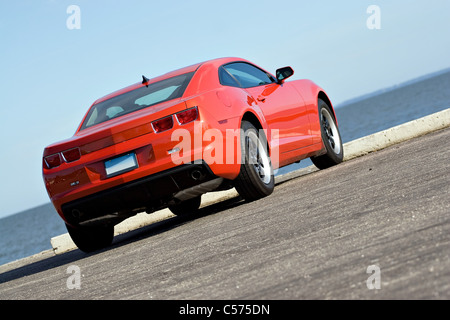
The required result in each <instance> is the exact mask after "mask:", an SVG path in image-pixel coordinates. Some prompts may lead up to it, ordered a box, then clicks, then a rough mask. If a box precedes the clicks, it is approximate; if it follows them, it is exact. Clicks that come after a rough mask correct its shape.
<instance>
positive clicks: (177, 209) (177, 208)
mask: <svg viewBox="0 0 450 320" xmlns="http://www.w3.org/2000/svg"><path fill="white" fill-rule="evenodd" d="M201 203H202V196H198V197H195V198H192V199H188V200H185V201H182V202H180V203H177V204H175V205H170V206H169V210H170V211H171V212H172V213H173V214H174V215H177V216H182V215H186V214H189V213H192V212H195V211H197V210H198V209H199V208H200V204H201Z"/></svg>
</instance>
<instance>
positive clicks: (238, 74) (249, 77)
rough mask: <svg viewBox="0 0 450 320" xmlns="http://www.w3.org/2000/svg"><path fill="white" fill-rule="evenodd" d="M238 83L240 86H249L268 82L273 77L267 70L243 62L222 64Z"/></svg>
mask: <svg viewBox="0 0 450 320" xmlns="http://www.w3.org/2000/svg"><path fill="white" fill-rule="evenodd" d="M223 67H224V68H225V69H226V70H227V71H228V72H229V73H230V74H231V75H233V77H234V78H235V79H236V80H237V81H238V82H239V83H240V85H241V87H242V88H251V87H257V86H262V85H266V84H270V83H273V82H275V79H274V78H273V77H272V76H271V75H269V74H268V73H267V72H265V71H263V70H261V69H259V68H257V67H255V66H253V65H251V64H248V63H245V62H236V63H231V64H227V65H225V66H223Z"/></svg>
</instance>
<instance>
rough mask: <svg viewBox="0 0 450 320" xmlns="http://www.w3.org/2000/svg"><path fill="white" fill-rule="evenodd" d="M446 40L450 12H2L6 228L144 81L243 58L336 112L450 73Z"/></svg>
mask: <svg viewBox="0 0 450 320" xmlns="http://www.w3.org/2000/svg"><path fill="white" fill-rule="evenodd" d="M70 5H76V6H78V8H79V9H80V15H79V18H80V19H76V20H73V19H72V18H77V17H78V16H73V14H74V12H73V11H71V10H69V13H68V10H67V9H68V8H69V6H70ZM370 5H377V6H378V8H379V9H380V15H379V18H380V19H379V20H376V19H375V18H377V16H373V14H374V13H375V12H373V11H371V12H370V13H367V9H368V8H369V6H370ZM67 20H69V26H73V25H75V26H76V24H74V23H75V22H79V27H80V29H70V28H68V24H67ZM367 20H369V22H371V24H369V25H373V23H374V22H378V21H379V22H380V25H379V26H380V27H381V29H369V28H368V26H367ZM449 34H450V1H449V0H426V1H425V0H417V1H412V0H389V1H387V0H386V1H376V0H371V1H365V0H345V1H331V0H322V1H300V0H294V1H286V0H283V1H273V0H271V1H264V0H257V1H248V0H240V1H235V0H227V1H215V0H209V1H189V0H183V1H172V0H165V1H151V0H145V1H144V0H142V1H135V0H130V1H123V0H115V1H111V0H109V1H106V0H85V1H83V0H70V1H65V0H28V1H25V0H16V1H6V0H1V2H0V88H1V89H0V90H1V100H0V101H1V104H0V108H1V109H0V110H1V120H0V121H1V123H0V139H1V140H0V141H1V150H2V151H1V157H0V180H1V184H0V200H1V202H0V203H1V207H0V217H3V216H6V215H9V214H12V213H16V212H18V211H22V210H25V209H29V208H31V207H34V206H37V205H40V204H44V203H47V202H49V198H48V196H47V193H46V191H45V186H44V183H43V180H42V168H41V165H42V151H43V149H44V147H45V146H46V145H49V144H51V143H53V142H56V141H59V140H63V139H65V138H68V137H70V136H71V135H73V133H74V131H75V129H76V127H77V126H78V124H79V122H80V121H81V119H82V117H83V115H84V114H85V112H86V111H87V108H88V107H89V106H90V105H91V104H92V102H93V101H94V100H96V99H97V98H99V97H102V96H104V95H106V94H108V93H110V92H112V91H115V90H117V89H120V88H122V87H124V86H127V85H129V84H132V83H135V82H138V81H139V80H140V79H141V75H142V74H145V75H146V76H147V77H154V76H157V75H160V74H163V73H165V72H168V71H171V70H173V69H177V68H180V67H183V66H187V65H191V64H194V63H197V62H201V61H204V60H208V59H213V58H218V57H225V56H237V57H242V58H246V59H248V60H251V61H253V62H255V63H256V64H258V65H260V66H261V67H264V68H266V69H268V70H269V71H272V72H275V69H276V68H278V67H283V66H286V65H290V66H292V67H293V68H294V70H295V71H296V73H295V76H294V79H300V78H309V79H312V80H313V81H315V82H316V83H318V84H319V85H321V86H322V87H323V88H324V89H325V90H326V91H327V93H328V94H329V96H330V97H331V99H332V101H333V102H334V103H335V104H339V103H341V102H343V101H345V100H347V99H351V98H354V97H356V96H360V95H362V94H366V93H369V92H373V91H376V90H378V89H381V88H385V87H389V86H392V85H394V84H397V83H401V82H403V81H406V80H410V79H412V78H415V77H418V76H421V75H424V74H427V73H431V72H435V71H438V70H441V69H444V68H448V67H450V36H449Z"/></svg>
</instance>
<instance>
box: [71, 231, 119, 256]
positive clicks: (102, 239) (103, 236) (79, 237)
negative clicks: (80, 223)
mask: <svg viewBox="0 0 450 320" xmlns="http://www.w3.org/2000/svg"><path fill="white" fill-rule="evenodd" d="M66 228H67V231H68V232H69V235H70V237H71V238H72V240H73V242H74V243H75V244H76V245H77V247H78V249H80V250H81V251H84V252H87V253H88V252H92V251H96V250H100V249H103V248H105V247H107V246H109V245H110V244H111V243H112V241H113V238H114V226H113V225H107V226H96V227H76V228H75V227H72V226H70V225H68V224H66Z"/></svg>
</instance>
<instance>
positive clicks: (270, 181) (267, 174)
mask: <svg viewBox="0 0 450 320" xmlns="http://www.w3.org/2000/svg"><path fill="white" fill-rule="evenodd" d="M241 129H242V131H241V137H240V138H241V153H242V163H241V170H240V173H239V175H238V177H237V178H236V179H235V180H234V186H235V188H236V190H237V191H238V193H239V195H240V196H241V197H243V198H244V199H245V200H247V201H254V200H258V199H261V198H264V197H266V196H268V195H270V194H271V193H272V192H273V189H274V186H275V179H274V176H273V168H272V162H271V160H270V156H269V153H268V150H267V139H266V137H265V136H260V133H259V132H258V130H257V129H256V128H255V126H254V125H253V124H251V123H250V122H248V121H242V125H241Z"/></svg>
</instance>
